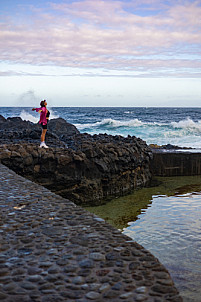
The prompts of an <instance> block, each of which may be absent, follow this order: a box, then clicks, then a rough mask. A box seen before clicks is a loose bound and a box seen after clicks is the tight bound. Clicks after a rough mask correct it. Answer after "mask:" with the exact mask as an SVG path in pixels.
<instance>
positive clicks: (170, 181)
mask: <svg viewBox="0 0 201 302" xmlns="http://www.w3.org/2000/svg"><path fill="white" fill-rule="evenodd" d="M155 183H159V185H157V186H152V187H150V188H143V189H140V190H137V191H135V192H134V193H132V194H129V195H127V196H123V197H119V198H115V199H113V200H111V201H110V202H108V203H106V204H105V205H101V206H95V207H86V210H88V211H90V212H92V213H95V214H96V215H98V216H99V217H101V218H103V219H105V220H106V221H107V222H109V223H110V224H112V225H113V226H115V227H116V228H118V229H120V230H123V229H124V228H125V227H127V226H128V223H129V222H130V221H136V220H137V219H138V218H139V217H138V215H140V214H141V213H145V212H146V209H147V208H148V207H150V206H151V204H152V201H153V199H154V198H155V197H160V196H177V195H179V194H185V193H189V192H195V191H196V192H199V191H201V176H190V177H165V178H164V177H158V178H157V179H156V180H155Z"/></svg>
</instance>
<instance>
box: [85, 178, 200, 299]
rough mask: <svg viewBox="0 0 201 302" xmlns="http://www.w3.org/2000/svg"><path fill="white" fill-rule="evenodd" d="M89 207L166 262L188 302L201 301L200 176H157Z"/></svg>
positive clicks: (162, 261)
mask: <svg viewBox="0 0 201 302" xmlns="http://www.w3.org/2000/svg"><path fill="white" fill-rule="evenodd" d="M158 180H159V181H160V182H161V183H160V185H158V186H155V187H152V188H144V189H140V190H138V191H136V192H134V193H133V194H131V195H128V196H124V197H121V198H116V199H114V200H112V201H111V202H109V203H107V204H105V205H103V206H98V207H90V208H89V207H88V208H87V210H89V211H91V212H93V213H95V214H97V215H99V216H100V217H102V218H104V219H105V220H106V221H108V222H109V223H111V224H113V225H114V226H115V227H117V228H119V229H121V230H122V232H123V233H124V234H126V235H128V236H130V237H131V238H133V239H134V240H135V241H137V242H138V243H139V244H141V245H143V246H144V247H145V248H147V249H148V250H149V251H150V252H151V253H152V254H153V255H155V256H156V257H157V258H158V259H159V260H160V262H161V263H163V264H164V265H165V267H166V268H167V269H168V271H169V272H170V274H171V277H172V279H173V280H174V282H175V285H176V287H177V288H178V290H179V291H180V294H181V296H182V297H183V299H184V301H185V302H200V301H201V177H200V176H194V177H193V176H192V177H174V178H158Z"/></svg>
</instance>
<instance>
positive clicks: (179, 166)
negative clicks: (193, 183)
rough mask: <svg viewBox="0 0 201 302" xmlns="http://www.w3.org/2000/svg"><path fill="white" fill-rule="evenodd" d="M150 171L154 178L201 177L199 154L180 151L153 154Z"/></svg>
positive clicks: (200, 156)
mask: <svg viewBox="0 0 201 302" xmlns="http://www.w3.org/2000/svg"><path fill="white" fill-rule="evenodd" d="M151 170H152V174H153V175H155V176H193V175H201V153H192V152H182V151H180V152H179V151H171V152H170V151H168V152H167V151H166V152H163V151H158V152H154V153H153V159H152V161H151Z"/></svg>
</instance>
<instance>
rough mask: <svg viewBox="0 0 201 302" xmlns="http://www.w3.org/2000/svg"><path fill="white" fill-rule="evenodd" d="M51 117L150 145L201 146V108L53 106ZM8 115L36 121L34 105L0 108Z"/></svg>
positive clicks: (85, 130)
mask: <svg viewBox="0 0 201 302" xmlns="http://www.w3.org/2000/svg"><path fill="white" fill-rule="evenodd" d="M48 109H49V110H50V113H51V115H50V118H57V117H62V118H63V119H65V120H66V121H67V122H69V123H72V124H74V125H75V126H76V127H77V128H78V130H79V131H80V132H82V133H83V132H87V133H90V134H99V133H107V134H112V135H122V136H125V137H126V136H128V135H131V136H133V135H134V136H136V137H140V138H141V139H143V140H144V141H146V142H147V144H157V145H166V144H172V145H177V146H179V147H193V148H196V149H201V108H175V107H174V108H169V107H168V108H163V107H129V108H127V107H53V108H48ZM0 114H1V115H3V116H4V117H5V118H7V117H14V116H18V117H21V118H22V119H23V120H30V121H32V122H34V123H37V122H38V120H39V116H38V114H37V113H35V112H33V111H31V108H28V107H27V108H25V107H24V108H23V107H0Z"/></svg>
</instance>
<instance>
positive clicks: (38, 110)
mask: <svg viewBox="0 0 201 302" xmlns="http://www.w3.org/2000/svg"><path fill="white" fill-rule="evenodd" d="M35 110H36V112H39V113H41V112H42V109H41V108H32V111H35Z"/></svg>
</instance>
